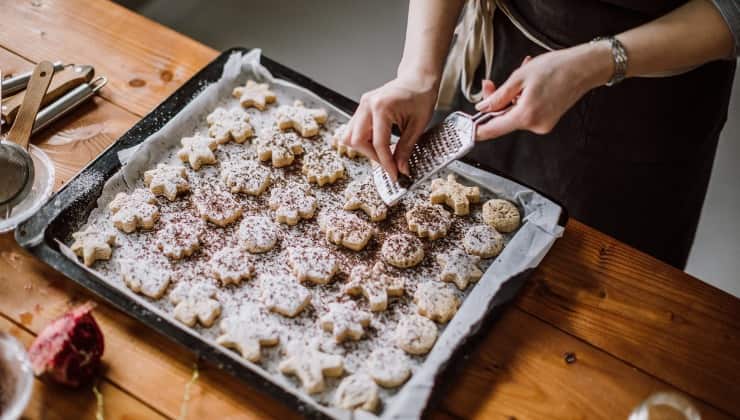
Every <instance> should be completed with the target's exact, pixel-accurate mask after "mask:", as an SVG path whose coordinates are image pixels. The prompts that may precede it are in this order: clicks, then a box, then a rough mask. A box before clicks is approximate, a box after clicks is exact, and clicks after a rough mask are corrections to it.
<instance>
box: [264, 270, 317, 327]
mask: <svg viewBox="0 0 740 420" xmlns="http://www.w3.org/2000/svg"><path fill="white" fill-rule="evenodd" d="M260 286H261V289H262V296H261V299H262V303H263V304H264V305H265V308H266V309H267V310H269V311H272V312H276V313H279V314H280V315H283V316H287V317H289V318H293V317H294V316H296V315H298V314H299V313H301V311H303V310H304V309H305V308H306V306H308V304H309V303H311V292H310V291H309V290H308V289H306V288H305V287H303V286H301V285H300V284H298V282H297V281H296V280H295V278H293V277H292V276H291V275H289V274H287V273H282V274H264V275H261V276H260Z"/></svg>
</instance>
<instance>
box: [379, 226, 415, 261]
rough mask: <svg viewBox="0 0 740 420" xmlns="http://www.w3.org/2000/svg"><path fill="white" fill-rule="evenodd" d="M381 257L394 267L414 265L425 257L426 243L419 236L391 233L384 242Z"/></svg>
mask: <svg viewBox="0 0 740 420" xmlns="http://www.w3.org/2000/svg"><path fill="white" fill-rule="evenodd" d="M380 257H381V258H382V259H383V261H385V262H386V263H388V264H390V265H392V266H394V267H398V268H409V267H414V266H416V265H418V264H419V263H420V262H421V261H422V260H423V259H424V245H422V243H421V241H420V240H419V238H417V237H415V236H412V235H409V234H407V233H399V234H395V235H391V236H389V237H387V238H386V239H385V242H383V246H382V247H381V248H380Z"/></svg>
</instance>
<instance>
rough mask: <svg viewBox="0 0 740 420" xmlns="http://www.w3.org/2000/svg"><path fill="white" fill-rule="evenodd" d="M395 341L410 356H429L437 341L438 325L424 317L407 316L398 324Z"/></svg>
mask: <svg viewBox="0 0 740 420" xmlns="http://www.w3.org/2000/svg"><path fill="white" fill-rule="evenodd" d="M395 341H396V345H397V346H398V347H399V348H400V349H401V350H403V351H405V352H406V353H408V354H414V355H421V354H427V353H429V350H431V349H432V347H433V346H434V342H435V341H437V324H435V323H434V322H433V321H430V320H429V319H427V318H424V317H423V316H419V315H406V316H404V317H403V318H401V320H400V321H399V322H398V326H397V327H396V332H395Z"/></svg>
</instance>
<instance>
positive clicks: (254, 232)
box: [236, 216, 280, 254]
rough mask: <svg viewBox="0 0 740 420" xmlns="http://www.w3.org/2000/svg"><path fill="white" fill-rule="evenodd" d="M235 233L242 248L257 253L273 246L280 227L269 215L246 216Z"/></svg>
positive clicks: (278, 235)
mask: <svg viewBox="0 0 740 420" xmlns="http://www.w3.org/2000/svg"><path fill="white" fill-rule="evenodd" d="M236 235H237V237H238V238H239V244H240V245H241V246H242V247H243V248H244V249H246V250H247V251H249V252H251V253H253V254H259V253H262V252H267V251H269V250H271V249H273V248H275V245H276V244H277V241H278V238H279V237H280V229H279V228H278V226H277V225H276V224H275V222H273V221H272V220H270V218H269V217H266V216H247V217H245V218H244V220H242V222H241V224H240V225H239V230H238V231H237V233H236Z"/></svg>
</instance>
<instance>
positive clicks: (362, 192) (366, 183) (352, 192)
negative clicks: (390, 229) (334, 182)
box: [344, 177, 388, 222]
mask: <svg viewBox="0 0 740 420" xmlns="http://www.w3.org/2000/svg"><path fill="white" fill-rule="evenodd" d="M344 209H345V210H358V209H360V210H362V211H364V212H365V214H367V217H368V218H370V221H373V222H379V221H381V220H385V218H386V217H387V216H388V206H386V205H385V203H384V202H383V200H382V199H381V198H380V196H379V195H378V190H377V189H376V188H375V184H374V183H373V181H372V179H371V178H370V177H367V178H365V179H363V180H359V181H354V182H352V183H351V184H349V185H348V186H347V189H345V190H344Z"/></svg>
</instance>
